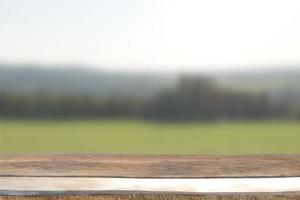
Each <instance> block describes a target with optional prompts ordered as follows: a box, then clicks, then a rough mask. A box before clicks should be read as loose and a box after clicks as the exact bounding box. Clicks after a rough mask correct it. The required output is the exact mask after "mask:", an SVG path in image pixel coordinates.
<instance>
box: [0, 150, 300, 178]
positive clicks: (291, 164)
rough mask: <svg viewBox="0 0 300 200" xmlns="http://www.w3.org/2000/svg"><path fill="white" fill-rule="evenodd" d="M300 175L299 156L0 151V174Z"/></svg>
mask: <svg viewBox="0 0 300 200" xmlns="http://www.w3.org/2000/svg"><path fill="white" fill-rule="evenodd" d="M7 176H14V177H18V176H21V177H40V176H44V177H131V178H143V177H144V178H204V177H211V178H213V177H223V178H224V177H297V176H299V177H300V155H255V156H203V155H199V156H187V155H158V156H154V155H96V154H82V155H80V154H79V155H75V154H67V155H63V154H47V155H41V154H2V155H1V154H0V177H7Z"/></svg>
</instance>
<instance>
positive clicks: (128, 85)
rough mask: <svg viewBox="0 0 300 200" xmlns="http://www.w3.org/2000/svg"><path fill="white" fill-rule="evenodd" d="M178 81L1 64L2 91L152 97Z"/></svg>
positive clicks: (136, 75) (71, 69)
mask: <svg viewBox="0 0 300 200" xmlns="http://www.w3.org/2000/svg"><path fill="white" fill-rule="evenodd" d="M174 82H175V77H174V76H171V75H170V76H169V75H160V74H155V73H153V74H146V73H144V74H143V73H136V74H130V73H125V72H124V73H110V72H104V71H97V70H91V69H83V68H63V67H61V68H59V67H55V68H51V67H47V68H42V67H32V66H21V67H20V66H18V67H9V66H7V65H0V91H9V92H15V93H28V92H37V91H46V92H52V93H58V94H75V95H91V96H97V97H106V96H139V97H149V96H152V95H154V94H156V93H157V92H158V91H160V90H161V89H162V88H165V87H169V86H171V85H172V84H174Z"/></svg>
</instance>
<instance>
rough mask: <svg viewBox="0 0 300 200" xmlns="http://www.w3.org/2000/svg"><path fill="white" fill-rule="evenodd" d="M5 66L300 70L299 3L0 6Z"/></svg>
mask: <svg viewBox="0 0 300 200" xmlns="http://www.w3.org/2000/svg"><path fill="white" fill-rule="evenodd" d="M0 62H6V63H26V62H27V63H28V62H30V63H44V64H49V63H50V64H53V63H54V64H84V65H91V66H94V67H96V66H98V67H101V68H108V69H117V70H144V69H151V70H207V69H214V70H218V69H222V70H223V69H229V68H236V67H240V66H242V67H244V68H245V67H249V66H254V67H255V66H256V67H258V66H272V65H289V64H292V65H294V64H300V1H299V0H247V1H246V0H0Z"/></svg>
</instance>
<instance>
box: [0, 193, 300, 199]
mask: <svg viewBox="0 0 300 200" xmlns="http://www.w3.org/2000/svg"><path fill="white" fill-rule="evenodd" d="M291 199H293V200H299V199H300V195H299V193H288V194H287V193H284V194H281V193H266V194H264V193H257V194H167V193H166V194H162V193H161V194H102V195H51V196H45V195H40V196H0V200H291Z"/></svg>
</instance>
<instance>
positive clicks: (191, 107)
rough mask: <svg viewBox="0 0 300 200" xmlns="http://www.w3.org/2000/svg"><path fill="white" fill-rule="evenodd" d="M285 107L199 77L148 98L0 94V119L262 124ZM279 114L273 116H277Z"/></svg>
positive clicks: (186, 80) (186, 77) (257, 94)
mask: <svg viewBox="0 0 300 200" xmlns="http://www.w3.org/2000/svg"><path fill="white" fill-rule="evenodd" d="M286 110H288V107H282V106H279V105H275V104H272V103H271V102H270V100H269V98H268V96H267V95H266V94H263V93H249V92H248V93H247V92H237V91H233V90H226V89H224V88H219V87H217V86H215V84H214V81H212V80H210V79H207V78H205V77H199V76H194V77H191V76H183V77H181V78H180V79H179V81H178V84H177V86H176V87H175V88H174V89H169V90H165V91H162V92H160V93H159V94H158V95H157V96H156V97H154V98H142V97H125V96H122V95H120V96H110V97H102V98H99V97H98V98H97V97H92V96H86V95H69V94H66V95H63V94H53V93H46V92H35V93H17V94H13V93H9V92H2V93H0V116H1V117H28V118H57V117H59V118H70V117H97V118H99V117H109V118H112V117H142V118H145V119H152V120H181V121H189V120H231V119H239V120H240V119H262V118H269V117H274V116H279V114H281V115H282V113H284V112H286ZM278 113H279V114H278Z"/></svg>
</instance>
